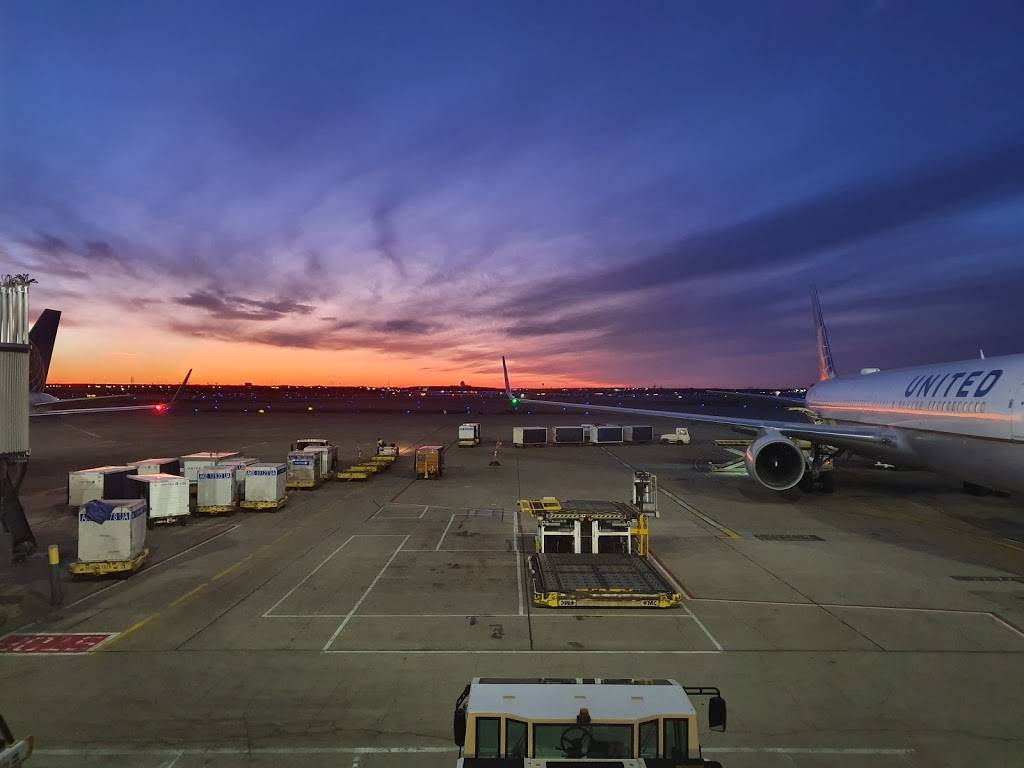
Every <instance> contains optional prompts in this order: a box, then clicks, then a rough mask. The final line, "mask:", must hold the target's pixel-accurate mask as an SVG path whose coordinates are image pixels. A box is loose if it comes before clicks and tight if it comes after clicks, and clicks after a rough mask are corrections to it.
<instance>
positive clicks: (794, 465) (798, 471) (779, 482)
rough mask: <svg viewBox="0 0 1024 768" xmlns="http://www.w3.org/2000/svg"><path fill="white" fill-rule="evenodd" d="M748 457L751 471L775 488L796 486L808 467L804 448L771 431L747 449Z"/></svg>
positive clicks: (766, 485)
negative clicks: (801, 448) (802, 449)
mask: <svg viewBox="0 0 1024 768" xmlns="http://www.w3.org/2000/svg"><path fill="white" fill-rule="evenodd" d="M744 460H745V461H746V464H747V474H749V475H750V476H751V477H752V478H754V479H755V480H757V482H759V483H760V484H761V485H763V486H764V487H765V488H769V489H771V490H773V491H786V490H789V489H790V488H793V487H794V486H795V485H796V484H797V483H799V482H800V479H801V478H802V477H803V476H804V471H805V470H806V469H807V462H806V461H805V460H804V454H803V451H801V450H800V447H799V446H798V445H797V444H796V443H794V442H793V441H792V440H790V439H789V438H788V437H783V436H782V435H780V434H779V433H778V432H768V433H766V434H763V435H761V436H760V437H758V438H757V440H755V441H754V442H752V443H751V444H750V446H749V447H748V448H747V453H746V455H745V456H744Z"/></svg>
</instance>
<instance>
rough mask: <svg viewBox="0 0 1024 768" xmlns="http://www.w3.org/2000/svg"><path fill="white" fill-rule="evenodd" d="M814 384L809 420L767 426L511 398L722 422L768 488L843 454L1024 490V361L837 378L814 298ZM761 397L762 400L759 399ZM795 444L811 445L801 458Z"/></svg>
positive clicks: (970, 485) (805, 484) (805, 481)
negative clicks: (740, 440)
mask: <svg viewBox="0 0 1024 768" xmlns="http://www.w3.org/2000/svg"><path fill="white" fill-rule="evenodd" d="M812 307H813V313H814V323H815V328H816V331H817V350H818V379H819V380H818V382H817V383H816V384H814V385H813V386H812V387H810V388H809V389H808V390H807V395H806V397H805V399H804V400H790V399H786V398H772V399H773V400H776V401H777V402H785V403H787V404H790V405H794V406H799V410H801V411H803V412H804V413H805V414H806V415H807V416H808V418H809V421H775V420H770V419H746V418H733V417H728V416H711V415H706V414H694V413H679V412H675V411H654V410H645V409H637V408H622V407H616V406H606V405H590V404H582V403H563V402H555V401H551V400H534V399H528V398H519V397H515V396H514V395H513V394H512V388H511V386H510V385H509V379H508V368H507V366H506V365H505V359H504V358H502V368H503V369H504V373H505V392H506V394H507V395H508V397H509V398H511V400H512V402H513V403H533V404H536V405H555V406H561V407H565V408H580V409H586V410H588V411H598V412H607V413H628V414H633V415H644V416H656V417H663V418H670V419H680V420H682V421H690V422H696V423H709V424H721V425H724V426H728V427H732V428H733V429H735V430H738V431H740V432H743V433H747V434H749V435H750V436H751V437H752V438H753V439H752V441H751V443H750V446H749V447H748V448H747V450H746V454H745V457H744V458H745V461H746V466H747V472H748V474H749V475H750V476H751V477H752V478H754V479H755V480H757V482H759V483H760V484H761V485H763V486H764V487H766V488H769V489H771V490H773V491H786V490H789V489H790V488H794V487H796V486H800V487H801V488H804V489H809V488H811V487H813V485H814V483H815V481H817V480H819V479H827V485H826V488H827V489H829V490H830V489H831V485H832V479H831V473H830V472H826V471H825V470H826V469H828V468H829V467H830V466H831V460H832V458H833V457H834V456H835V455H836V454H837V453H839V452H841V451H847V452H849V453H851V454H856V455H859V456H863V457H866V458H869V459H874V460H876V461H882V462H885V463H887V464H892V465H895V466H897V467H900V468H906V469H923V470H928V471H931V472H936V473H939V474H942V475H945V476H947V477H952V478H956V479H958V480H960V481H962V482H963V483H964V488H965V490H968V491H970V492H982V491H984V490H985V489H992V490H998V491H1005V492H1008V493H1024V471H1022V468H1024V354H1018V355H1005V356H1002V357H988V358H985V357H984V356H982V357H981V358H980V359H974V360H960V361H957V362H952V363H942V364H937V365H927V366H922V367H916V368H900V369H895V370H888V371H880V370H878V369H875V368H869V369H865V370H864V371H862V372H861V373H860V374H859V375H853V376H837V375H836V369H835V365H834V363H833V360H832V349H831V346H830V344H829V338H828V329H827V328H826V326H825V322H824V318H823V317H822V313H821V305H820V303H819V301H818V296H817V294H816V293H814V294H813V295H812ZM766 397H769V396H766ZM797 441H805V442H806V443H809V444H810V446H811V448H810V450H809V451H807V452H805V451H804V450H803V449H802V448H801V446H800V445H799V444H798V442H797Z"/></svg>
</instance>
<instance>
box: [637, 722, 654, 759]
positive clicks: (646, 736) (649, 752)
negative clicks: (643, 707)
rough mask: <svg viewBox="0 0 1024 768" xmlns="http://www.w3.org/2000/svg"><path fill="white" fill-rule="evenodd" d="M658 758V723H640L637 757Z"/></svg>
mask: <svg viewBox="0 0 1024 768" xmlns="http://www.w3.org/2000/svg"><path fill="white" fill-rule="evenodd" d="M657 756H658V721H657V720H648V721H647V722H646V723H640V754H639V755H637V757H640V758H646V757H657Z"/></svg>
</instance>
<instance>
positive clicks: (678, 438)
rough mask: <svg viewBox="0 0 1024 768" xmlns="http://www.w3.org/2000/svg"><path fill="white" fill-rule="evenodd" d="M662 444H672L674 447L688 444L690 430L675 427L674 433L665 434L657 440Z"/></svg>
mask: <svg viewBox="0 0 1024 768" xmlns="http://www.w3.org/2000/svg"><path fill="white" fill-rule="evenodd" d="M658 440H659V441H660V442H662V443H673V444H675V445H689V444H690V430H689V429H688V428H687V427H676V431H675V432H667V433H666V434H664V435H662V436H661V437H659V438H658Z"/></svg>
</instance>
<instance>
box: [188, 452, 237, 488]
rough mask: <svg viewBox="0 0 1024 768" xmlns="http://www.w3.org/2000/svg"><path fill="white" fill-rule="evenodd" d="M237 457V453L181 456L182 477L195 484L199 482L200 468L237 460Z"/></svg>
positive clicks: (206, 453) (201, 453) (207, 453)
mask: <svg viewBox="0 0 1024 768" xmlns="http://www.w3.org/2000/svg"><path fill="white" fill-rule="evenodd" d="M238 455H239V454H238V451H202V452H200V453H190V454H188V455H187V456H182V457H181V474H182V477H185V478H187V479H188V481H189V482H190V483H192V484H195V483H196V482H197V481H198V480H199V470H200V468H201V467H212V466H213V465H214V464H219V463H220V462H221V461H222V460H224V459H234V458H237V457H238Z"/></svg>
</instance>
